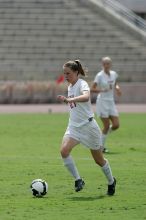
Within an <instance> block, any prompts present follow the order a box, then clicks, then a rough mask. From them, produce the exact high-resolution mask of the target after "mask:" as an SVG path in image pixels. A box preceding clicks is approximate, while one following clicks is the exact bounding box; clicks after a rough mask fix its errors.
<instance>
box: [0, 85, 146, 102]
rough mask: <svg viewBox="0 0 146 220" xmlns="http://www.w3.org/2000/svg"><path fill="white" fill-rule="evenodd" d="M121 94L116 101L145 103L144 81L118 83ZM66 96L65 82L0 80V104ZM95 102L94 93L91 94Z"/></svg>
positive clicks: (47, 99)
mask: <svg viewBox="0 0 146 220" xmlns="http://www.w3.org/2000/svg"><path fill="white" fill-rule="evenodd" d="M120 86H121V90H122V96H121V97H117V96H116V97H115V98H116V102H117V103H135V104H138V103H144V104H145V103H146V83H120ZM58 94H62V95H65V96H67V84H66V83H63V84H60V85H58V84H56V83H55V82H47V81H42V82H37V81H28V82H14V81H12V82H10V81H7V82H0V104H17V103H18V104H25V103H27V104H29V103H57V102H58V101H57V95H58ZM91 99H92V102H93V103H95V100H96V95H95V94H92V95H91Z"/></svg>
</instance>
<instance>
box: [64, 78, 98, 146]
mask: <svg viewBox="0 0 146 220" xmlns="http://www.w3.org/2000/svg"><path fill="white" fill-rule="evenodd" d="M83 91H90V88H89V86H88V84H87V82H86V81H84V80H82V79H78V81H77V82H76V84H75V85H73V86H72V85H69V87H68V97H70V98H71V97H77V96H80V95H82V94H83ZM69 108H70V118H69V124H68V127H67V130H66V132H65V135H64V138H65V137H66V136H69V137H72V138H73V139H75V140H77V141H79V143H82V144H83V145H85V146H86V147H89V148H90V149H94V150H97V149H99V148H100V146H101V131H100V128H99V126H98V125H97V123H96V121H95V120H94V119H93V117H94V114H93V111H92V109H91V102H90V100H89V101H88V102H77V103H74V102H72V103H71V104H69Z"/></svg>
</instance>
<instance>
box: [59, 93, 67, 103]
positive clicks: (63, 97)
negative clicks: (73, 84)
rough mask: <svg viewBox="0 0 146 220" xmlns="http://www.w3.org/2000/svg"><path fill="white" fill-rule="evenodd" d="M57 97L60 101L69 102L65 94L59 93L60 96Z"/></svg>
mask: <svg viewBox="0 0 146 220" xmlns="http://www.w3.org/2000/svg"><path fill="white" fill-rule="evenodd" d="M57 99H58V100H59V101H61V102H65V103H68V101H67V98H66V97H65V96H63V95H58V96H57Z"/></svg>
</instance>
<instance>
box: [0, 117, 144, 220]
mask: <svg viewBox="0 0 146 220" xmlns="http://www.w3.org/2000/svg"><path fill="white" fill-rule="evenodd" d="M120 120H121V128H120V129H119V130H118V131H117V132H115V133H112V134H111V135H110V136H109V139H108V142H107V144H108V146H109V148H110V153H109V154H107V155H106V157H107V158H108V159H109V161H110V163H111V166H112V169H113V173H114V175H115V176H116V178H117V191H116V194H115V196H113V197H108V196H106V190H107V185H106V184H107V182H106V179H105V177H104V176H103V174H102V172H101V170H100V168H99V167H97V166H96V165H95V164H94V162H93V160H92V158H91V156H90V153H89V151H88V149H86V148H84V147H82V146H77V147H76V149H74V151H73V156H74V159H75V161H76V163H77V166H78V168H79V170H80V173H81V175H82V177H83V178H84V179H85V182H86V186H85V189H84V190H83V191H82V192H80V193H75V192H74V187H73V185H74V180H73V179H72V177H71V176H70V175H69V173H68V172H67V171H66V169H65V168H64V166H63V164H62V160H61V159H60V154H59V146H60V143H61V139H62V136H63V134H64V131H65V128H66V125H67V121H68V115H67V114H48V115H47V114H46V115H45V114H44V115H42V114H37V115H36V114H34V115H33V114H24V115H22V114H19V115H0V189H1V190H0V220H33V219H34V220H40V219H41V220H60V219H61V220H95V219H96V220H97V219H99V220H121V219H123V220H143V219H146V114H121V115H120ZM35 178H43V179H45V180H46V181H47V182H48V184H49V192H48V194H47V195H46V196H45V197H44V198H33V197H32V195H31V192H30V190H29V185H30V183H31V181H32V180H33V179H35Z"/></svg>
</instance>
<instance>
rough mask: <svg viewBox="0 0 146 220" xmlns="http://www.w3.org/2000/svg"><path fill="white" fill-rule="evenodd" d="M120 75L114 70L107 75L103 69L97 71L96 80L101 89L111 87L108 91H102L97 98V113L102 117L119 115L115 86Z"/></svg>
mask: <svg viewBox="0 0 146 220" xmlns="http://www.w3.org/2000/svg"><path fill="white" fill-rule="evenodd" d="M117 78H118V75H117V73H116V72H114V71H112V70H111V71H110V75H107V74H106V73H105V72H104V71H103V70H102V71H101V72H99V73H97V75H96V77H95V79H94V82H95V83H97V85H98V87H99V88H100V89H109V91H107V92H100V93H99V94H98V96H97V100H96V110H97V115H98V116H99V117H102V118H108V117H109V116H118V111H117V109H116V106H115V102H114V88H115V83H116V79H117Z"/></svg>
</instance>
